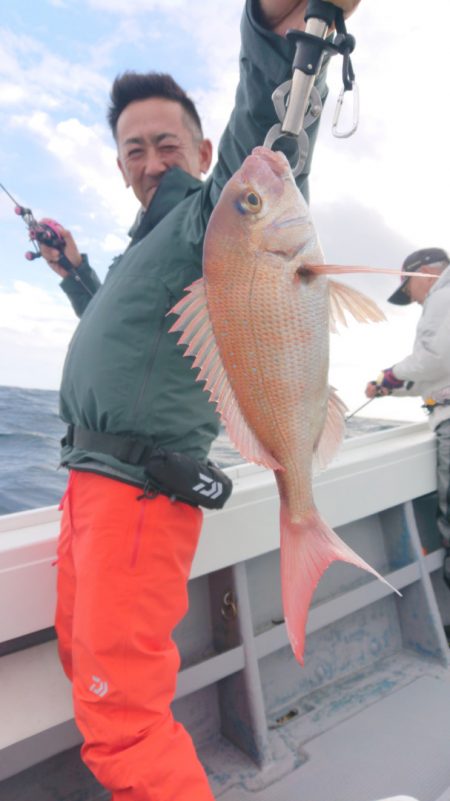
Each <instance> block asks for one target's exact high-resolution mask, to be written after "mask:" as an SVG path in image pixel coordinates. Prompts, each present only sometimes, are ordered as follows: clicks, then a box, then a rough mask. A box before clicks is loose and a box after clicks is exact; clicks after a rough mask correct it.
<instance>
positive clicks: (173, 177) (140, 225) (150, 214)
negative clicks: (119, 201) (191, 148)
mask: <svg viewBox="0 0 450 801" xmlns="http://www.w3.org/2000/svg"><path fill="white" fill-rule="evenodd" d="M201 186H202V181H200V180H199V179H198V178H194V177H193V176H192V175H189V173H187V172H185V171H184V170H181V169H180V168H179V167H172V169H170V170H167V172H166V173H164V175H163V177H162V179H161V182H160V184H159V186H158V189H157V190H156V192H155V194H154V196H153V199H152V202H151V203H150V206H149V207H148V209H143V208H141V210H140V211H139V212H138V215H137V217H136V219H135V221H134V223H133V225H132V227H131V228H130V230H129V232H128V233H129V236H130V237H131V243H130V244H131V245H134V244H136V242H139V241H140V240H141V239H143V238H144V236H147V234H148V233H150V231H152V230H153V228H154V227H155V226H156V225H158V223H159V222H161V220H162V219H163V218H164V217H165V216H166V214H168V213H169V211H172V209H173V208H175V206H177V205H178V203H181V201H182V200H184V199H185V198H186V197H187V196H188V195H190V194H192V192H196V191H198V190H199V189H200V187H201Z"/></svg>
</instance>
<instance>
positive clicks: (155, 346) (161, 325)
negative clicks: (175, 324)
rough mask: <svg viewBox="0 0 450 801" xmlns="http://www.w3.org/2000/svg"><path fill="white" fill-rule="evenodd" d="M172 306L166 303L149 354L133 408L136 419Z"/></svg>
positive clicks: (168, 302)
mask: <svg viewBox="0 0 450 801" xmlns="http://www.w3.org/2000/svg"><path fill="white" fill-rule="evenodd" d="M172 305H173V304H172V303H171V302H170V300H168V301H167V303H166V308H165V314H164V316H163V317H161V319H160V321H159V326H158V330H157V332H156V336H155V338H154V340H153V347H152V349H151V351H150V354H149V357H148V360H147V365H146V368H145V375H144V379H143V381H142V385H141V388H140V390H139V395H138V397H137V398H136V402H135V404H134V406H133V416H134V417H135V416H137V414H138V411H139V407H140V405H141V403H142V400H143V398H144V395H145V392H146V389H147V387H148V382H149V379H150V376H151V374H152V371H153V367H154V364H155V360H156V354H157V352H158V348H159V343H160V342H161V337H162V334H163V330H164V321H165V318H166V314H167V312H168V311H170V309H171V307H172Z"/></svg>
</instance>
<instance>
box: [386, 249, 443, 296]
mask: <svg viewBox="0 0 450 801" xmlns="http://www.w3.org/2000/svg"><path fill="white" fill-rule="evenodd" d="M433 264H444V265H447V264H450V259H449V258H448V255H447V253H446V252H445V250H442V248H424V249H423V250H415V251H414V253H411V254H410V255H409V256H407V258H406V259H405V261H404V262H403V264H402V270H403V272H407V273H415V272H417V271H418V270H420V268H421V267H423V266H427V267H430V266H432V265H433ZM408 281H409V277H408V278H403V280H402V283H401V284H400V286H399V288H398V289H396V290H395V292H394V293H393V294H392V295H391V297H390V298H388V301H389V303H395V304H396V305H397V306H406V305H407V304H408V303H411V298H409V297H408V295H407V294H406V292H404V291H403V290H404V287H405V285H406V284H407V283H408Z"/></svg>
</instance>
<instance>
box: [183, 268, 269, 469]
mask: <svg viewBox="0 0 450 801" xmlns="http://www.w3.org/2000/svg"><path fill="white" fill-rule="evenodd" d="M186 292H187V293H188V294H187V295H185V296H184V297H183V298H182V299H181V300H180V301H179V302H178V303H177V304H176V305H175V306H174V307H173V308H172V309H171V310H170V311H169V314H178V315H179V317H178V320H176V322H175V323H174V324H173V325H172V327H171V328H170V329H169V331H170V332H179V331H181V332H182V335H181V336H180V338H179V340H178V344H179V345H187V348H186V350H185V352H184V356H195V359H194V362H193V364H192V367H193V368H196V369H198V375H197V378H196V380H197V381H204V382H205V385H204V387H203V388H204V390H205V391H206V392H209V394H210V401H212V402H213V403H216V408H217V411H218V412H219V414H220V416H221V419H222V421H223V424H224V426H225V428H226V430H227V433H228V436H229V438H230V440H231V442H232V443H233V445H234V446H235V448H237V450H238V451H239V453H240V454H241V455H242V456H243V457H244V459H247V460H248V461H249V462H255V463H256V464H259V465H262V466H263V467H269V468H270V469H271V470H283V469H284V468H283V467H282V465H281V464H280V463H279V462H278V461H277V460H276V459H275V457H274V456H272V454H271V453H269V451H268V450H267V449H266V448H265V447H264V446H263V445H262V444H261V442H260V441H259V440H258V438H257V437H256V436H255V434H254V433H253V431H252V430H251V428H250V427H249V425H248V423H247V422H246V420H245V418H244V416H243V414H242V412H241V410H240V407H239V403H238V401H237V398H236V395H235V393H234V390H233V388H232V386H231V383H230V381H229V379H228V375H227V373H226V370H225V367H224V364H223V361H222V357H221V355H220V352H219V348H218V345H217V341H216V338H215V336H214V331H213V327H212V323H211V319H210V316H209V311H208V305H207V298H206V291H205V285H204V280H203V278H200V279H199V280H198V281H194V283H193V284H191V285H190V286H189V287H187V289H186Z"/></svg>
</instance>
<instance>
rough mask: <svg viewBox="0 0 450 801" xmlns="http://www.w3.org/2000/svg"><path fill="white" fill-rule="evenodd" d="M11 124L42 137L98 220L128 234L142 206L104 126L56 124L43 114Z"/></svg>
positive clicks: (21, 117) (69, 121) (71, 121)
mask: <svg viewBox="0 0 450 801" xmlns="http://www.w3.org/2000/svg"><path fill="white" fill-rule="evenodd" d="M11 124H12V125H13V126H15V127H17V128H21V129H22V130H24V129H25V130H29V131H30V132H32V133H33V134H35V135H37V136H39V137H40V138H41V140H42V143H43V145H44V147H45V148H46V150H47V151H48V152H49V153H51V154H52V155H53V156H54V157H55V159H56V160H57V161H58V162H59V163H60V165H61V170H62V171H64V173H65V174H66V175H67V176H68V177H70V178H71V179H72V180H73V181H74V182H75V183H76V185H77V186H78V189H79V191H80V192H82V193H84V194H85V196H86V197H85V201H86V203H88V204H90V205H92V208H93V209H95V215H96V217H97V218H98V217H101V216H102V214H103V222H104V223H105V222H106V221H107V222H108V225H109V226H111V225H113V226H118V227H119V229H120V230H122V231H123V232H124V233H125V231H126V230H127V229H128V227H129V225H130V219H132V218H133V217H134V215H135V214H136V212H137V208H138V203H137V201H136V199H135V198H134V197H133V196H132V194H131V193H130V192H126V190H125V188H124V185H123V182H122V179H121V177H120V175H119V172H118V170H117V166H116V152H115V149H114V148H113V147H112V146H110V145H109V144H107V142H106V136H107V132H106V129H105V128H104V127H103V126H101V125H91V126H89V125H84V124H83V123H82V122H80V120H78V119H76V118H71V119H67V120H63V121H62V122H55V121H54V119H53V118H52V117H51V115H50V114H48V113H46V112H43V111H36V112H34V113H32V114H31V115H26V116H25V115H15V116H14V117H13V118H12V120H11ZM99 203H100V205H99ZM111 216H112V218H113V220H112V221H111Z"/></svg>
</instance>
